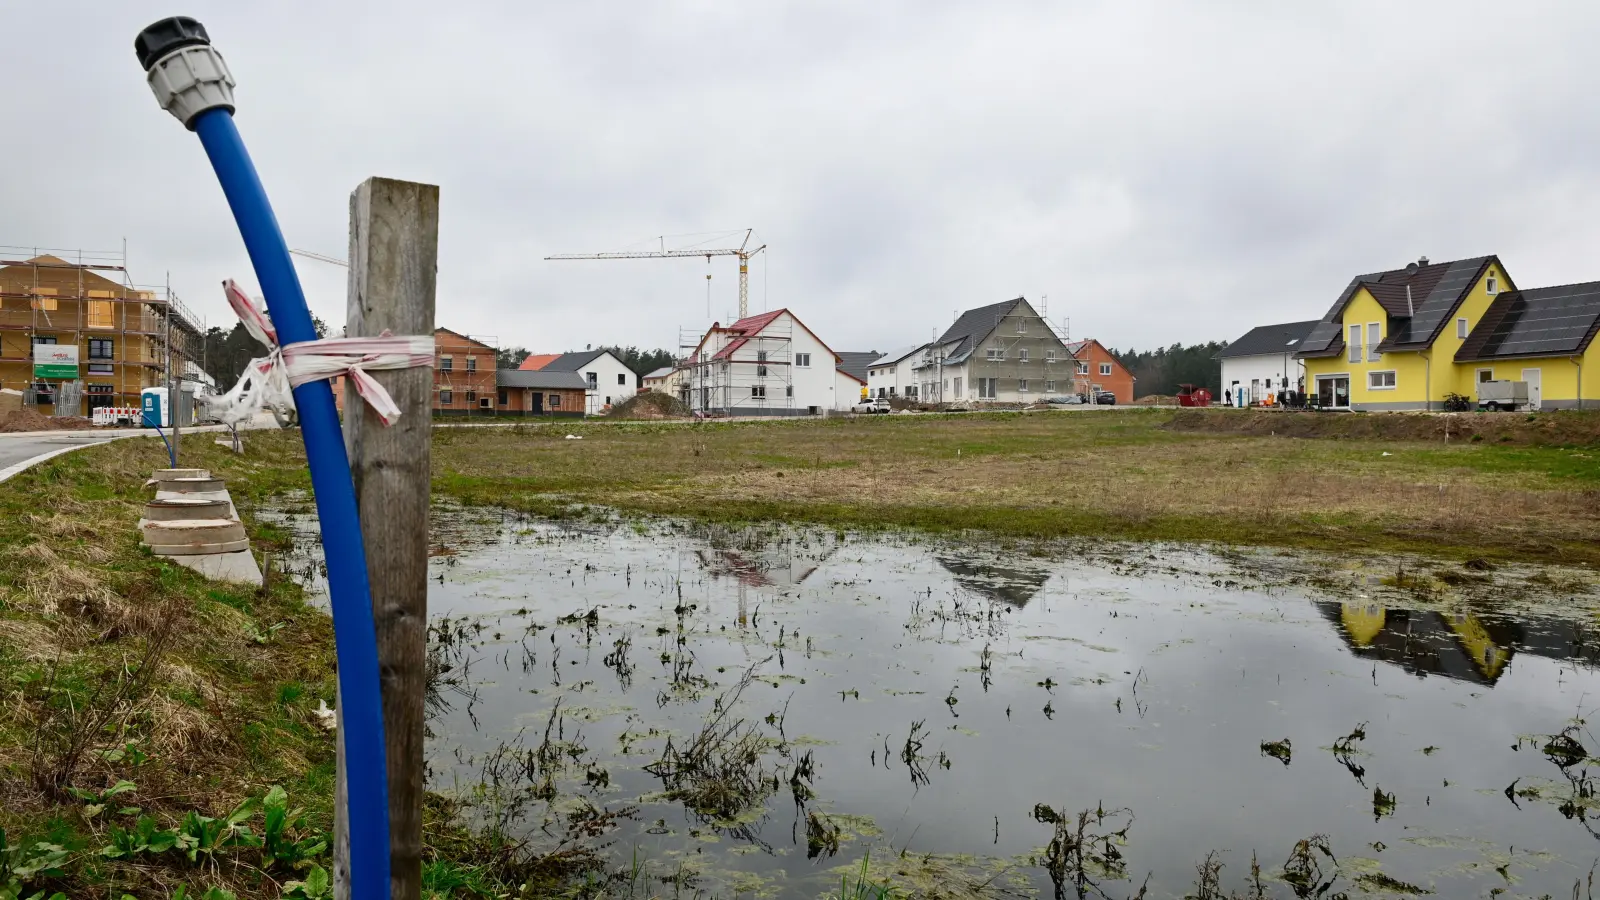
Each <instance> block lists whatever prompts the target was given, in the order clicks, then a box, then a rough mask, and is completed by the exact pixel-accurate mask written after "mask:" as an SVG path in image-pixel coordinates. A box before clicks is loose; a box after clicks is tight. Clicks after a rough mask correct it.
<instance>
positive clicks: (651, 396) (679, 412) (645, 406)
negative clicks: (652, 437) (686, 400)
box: [606, 391, 691, 419]
mask: <svg viewBox="0 0 1600 900" xmlns="http://www.w3.org/2000/svg"><path fill="white" fill-rule="evenodd" d="M690 415H691V413H690V411H689V407H687V406H684V405H683V403H681V402H680V401H679V400H678V398H676V397H673V396H671V395H669V394H663V393H661V392H660V391H647V392H646V393H643V394H635V395H633V396H632V397H629V398H628V399H627V400H624V401H623V402H621V403H618V404H617V405H615V406H613V407H611V412H609V413H607V414H606V418H608V419H687V418H689V416H690Z"/></svg>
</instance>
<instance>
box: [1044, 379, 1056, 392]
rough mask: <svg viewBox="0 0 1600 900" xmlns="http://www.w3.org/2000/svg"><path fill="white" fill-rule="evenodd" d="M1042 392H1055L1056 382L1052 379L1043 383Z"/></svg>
mask: <svg viewBox="0 0 1600 900" xmlns="http://www.w3.org/2000/svg"><path fill="white" fill-rule="evenodd" d="M1044 392H1045V393H1046V394H1054V393H1055V392H1056V383H1055V382H1054V381H1046V382H1045V383H1044Z"/></svg>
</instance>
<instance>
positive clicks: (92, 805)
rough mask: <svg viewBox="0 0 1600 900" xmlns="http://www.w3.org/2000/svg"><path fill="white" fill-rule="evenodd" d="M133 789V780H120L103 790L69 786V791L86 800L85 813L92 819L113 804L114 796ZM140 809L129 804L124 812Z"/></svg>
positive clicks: (131, 812) (130, 812)
mask: <svg viewBox="0 0 1600 900" xmlns="http://www.w3.org/2000/svg"><path fill="white" fill-rule="evenodd" d="M133 790H134V784H133V782H131V781H118V782H117V783H116V784H113V785H112V786H111V787H108V788H106V789H105V790H103V791H89V790H84V789H83V788H78V787H69V788H67V793H69V794H71V795H72V796H74V797H77V798H78V799H79V800H82V801H83V802H84V804H85V805H84V807H83V814H84V816H85V817H86V818H90V819H92V818H94V817H95V816H98V815H100V814H101V813H103V812H105V809H106V807H107V806H110V805H111V801H112V800H113V799H114V798H116V797H118V796H120V795H122V794H126V793H130V792H131V791H133ZM138 811H139V808H138V807H136V806H129V807H125V808H124V809H123V812H124V814H127V815H132V814H133V813H135V812H138Z"/></svg>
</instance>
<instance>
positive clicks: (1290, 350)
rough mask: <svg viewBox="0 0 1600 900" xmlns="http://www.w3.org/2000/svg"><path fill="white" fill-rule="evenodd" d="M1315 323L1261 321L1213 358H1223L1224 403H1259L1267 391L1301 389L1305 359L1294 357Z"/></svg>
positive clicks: (1273, 392)
mask: <svg viewBox="0 0 1600 900" xmlns="http://www.w3.org/2000/svg"><path fill="white" fill-rule="evenodd" d="M1316 325H1317V323H1316V322H1315V321H1311V322H1286V323H1284V324H1282V325H1262V326H1260V327H1257V328H1252V329H1250V330H1249V331H1247V332H1245V334H1244V336H1243V337H1241V338H1239V339H1238V340H1236V341H1234V342H1233V343H1231V344H1229V345H1228V346H1227V347H1226V348H1224V349H1223V350H1222V352H1221V353H1218V354H1217V355H1216V356H1214V357H1212V359H1217V360H1221V361H1222V392H1223V394H1224V396H1223V397H1218V398H1217V399H1218V400H1221V401H1223V402H1225V403H1231V404H1234V405H1238V404H1239V403H1240V400H1241V399H1242V400H1243V403H1244V405H1246V406H1248V405H1250V404H1252V403H1260V402H1262V401H1263V400H1265V399H1266V398H1267V394H1269V393H1271V394H1277V393H1279V392H1280V391H1283V390H1286V389H1287V390H1304V387H1303V385H1302V381H1303V379H1304V377H1305V363H1304V362H1302V361H1300V360H1297V359H1295V358H1294V355H1295V353H1296V352H1298V351H1299V350H1300V344H1301V342H1302V341H1304V340H1305V338H1306V335H1309V334H1310V333H1311V329H1313V328H1315V327H1316Z"/></svg>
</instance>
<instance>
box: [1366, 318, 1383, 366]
mask: <svg viewBox="0 0 1600 900" xmlns="http://www.w3.org/2000/svg"><path fill="white" fill-rule="evenodd" d="M1382 329H1383V326H1382V325H1380V324H1378V323H1377V322H1368V323H1367V362H1376V361H1377V360H1379V359H1381V358H1382V357H1383V354H1382V353H1379V352H1378V343H1379V341H1381V340H1382V339H1383V331H1382Z"/></svg>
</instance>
